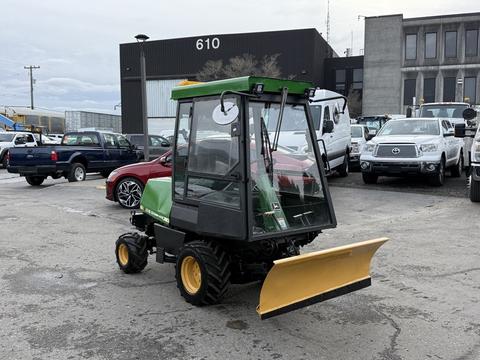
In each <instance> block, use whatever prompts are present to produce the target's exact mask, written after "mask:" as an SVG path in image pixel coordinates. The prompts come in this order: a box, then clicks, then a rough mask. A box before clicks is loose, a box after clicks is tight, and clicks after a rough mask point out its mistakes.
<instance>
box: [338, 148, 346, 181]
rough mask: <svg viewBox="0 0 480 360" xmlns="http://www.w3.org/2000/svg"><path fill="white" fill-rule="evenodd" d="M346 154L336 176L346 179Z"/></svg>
mask: <svg viewBox="0 0 480 360" xmlns="http://www.w3.org/2000/svg"><path fill="white" fill-rule="evenodd" d="M348 157H349V155H348V153H345V156H344V157H343V164H342V165H340V166H339V167H338V169H337V171H338V174H339V175H340V176H341V177H347V176H348V170H349V169H348V162H349V161H348Z"/></svg>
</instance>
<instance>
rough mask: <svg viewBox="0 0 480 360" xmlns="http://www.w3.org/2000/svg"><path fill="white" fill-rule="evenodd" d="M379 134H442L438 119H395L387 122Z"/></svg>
mask: <svg viewBox="0 0 480 360" xmlns="http://www.w3.org/2000/svg"><path fill="white" fill-rule="evenodd" d="M378 135H379V136H381V135H383V136H385V135H440V126H439V125H438V121H437V120H411V119H408V120H394V121H389V122H387V123H386V124H385V125H384V126H383V128H382V130H380V132H379V133H378Z"/></svg>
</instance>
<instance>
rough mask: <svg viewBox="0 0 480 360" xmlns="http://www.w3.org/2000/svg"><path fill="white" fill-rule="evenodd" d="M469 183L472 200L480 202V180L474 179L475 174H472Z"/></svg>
mask: <svg viewBox="0 0 480 360" xmlns="http://www.w3.org/2000/svg"><path fill="white" fill-rule="evenodd" d="M473 170H475V168H473ZM469 184H470V186H469V187H470V189H469V190H470V191H469V193H470V200H471V201H472V202H480V181H476V180H473V175H472V174H470V178H469Z"/></svg>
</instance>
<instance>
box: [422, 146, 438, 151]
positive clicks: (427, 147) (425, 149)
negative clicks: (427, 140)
mask: <svg viewBox="0 0 480 360" xmlns="http://www.w3.org/2000/svg"><path fill="white" fill-rule="evenodd" d="M420 150H421V151H422V152H434V151H437V150H438V145H437V144H422V145H420Z"/></svg>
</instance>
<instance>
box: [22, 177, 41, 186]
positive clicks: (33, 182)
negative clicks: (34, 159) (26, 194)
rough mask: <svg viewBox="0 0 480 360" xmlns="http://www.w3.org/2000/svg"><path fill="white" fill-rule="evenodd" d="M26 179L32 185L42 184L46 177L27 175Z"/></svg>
mask: <svg viewBox="0 0 480 360" xmlns="http://www.w3.org/2000/svg"><path fill="white" fill-rule="evenodd" d="M25 180H27V183H29V184H30V185H32V186H40V185H42V183H43V181H44V180H45V178H44V177H43V176H25Z"/></svg>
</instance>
